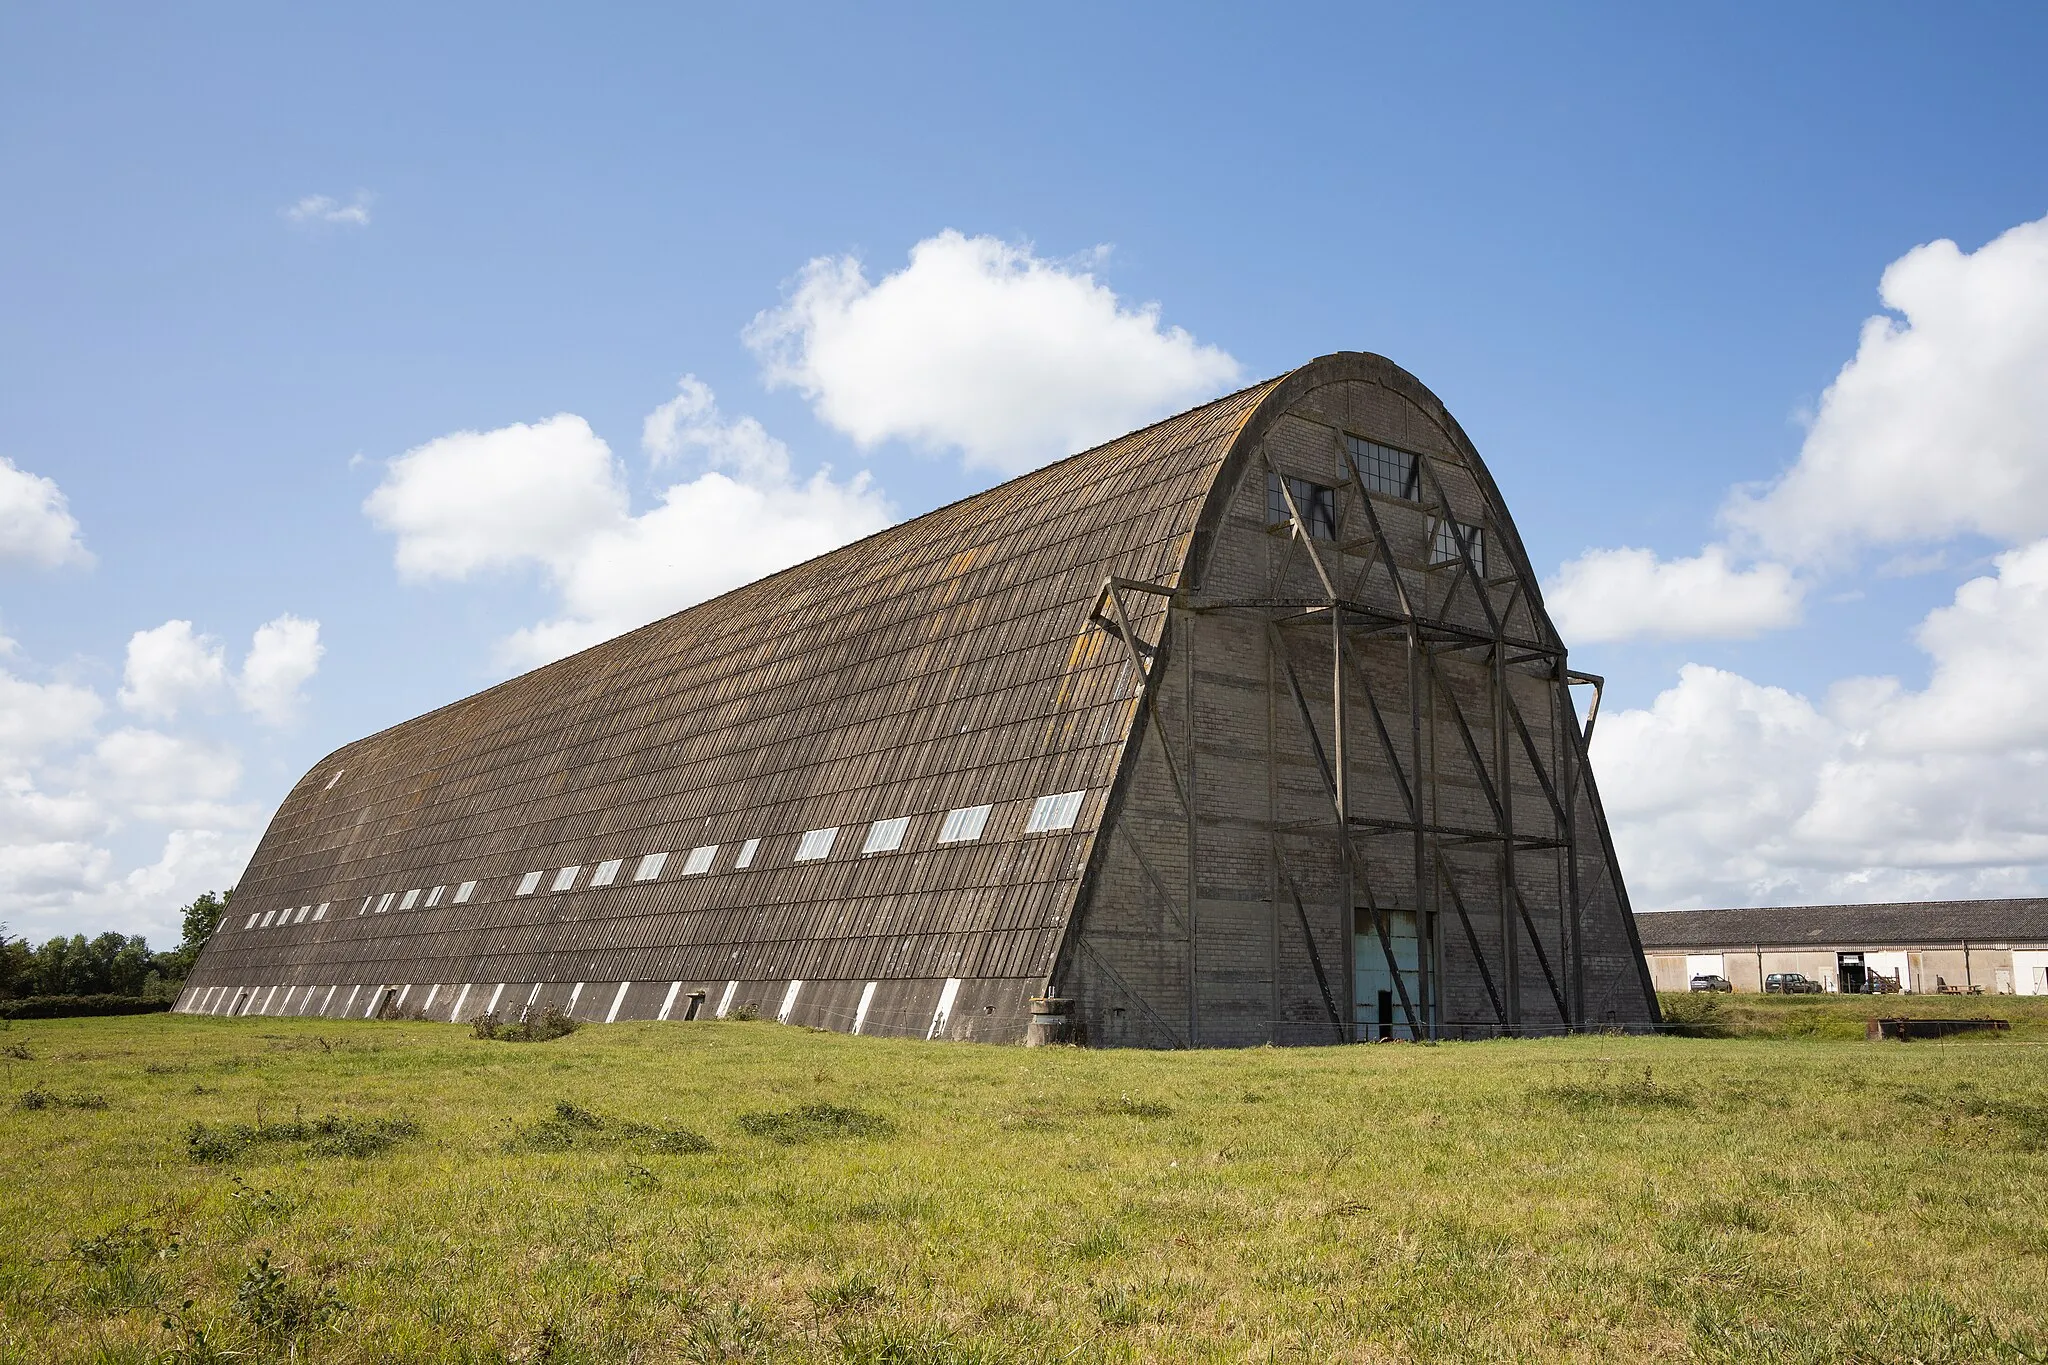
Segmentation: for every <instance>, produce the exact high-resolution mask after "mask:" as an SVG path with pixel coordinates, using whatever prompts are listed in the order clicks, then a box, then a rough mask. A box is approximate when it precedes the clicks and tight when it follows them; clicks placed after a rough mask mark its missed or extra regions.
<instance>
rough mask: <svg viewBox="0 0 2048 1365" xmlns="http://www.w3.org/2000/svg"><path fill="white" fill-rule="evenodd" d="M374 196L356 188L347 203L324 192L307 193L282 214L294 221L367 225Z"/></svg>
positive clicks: (355, 225) (350, 225) (287, 206)
mask: <svg viewBox="0 0 2048 1365" xmlns="http://www.w3.org/2000/svg"><path fill="white" fill-rule="evenodd" d="M375 200H376V196H375V195H373V194H371V193H370V192H369V191H368V190H357V191H356V192H355V196H354V197H353V198H351V199H350V200H349V201H348V202H347V203H343V202H342V201H341V200H339V199H336V198H334V197H332V196H331V195H325V194H309V195H307V196H306V197H305V198H303V199H300V200H298V201H296V202H294V203H291V204H288V205H286V206H285V208H284V211H283V212H284V216H285V217H286V218H288V219H289V220H291V221H292V222H294V223H339V224H342V225H343V226H346V227H368V226H369V225H370V205H371V204H372V203H373V202H375Z"/></svg>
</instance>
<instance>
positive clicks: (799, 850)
mask: <svg viewBox="0 0 2048 1365" xmlns="http://www.w3.org/2000/svg"><path fill="white" fill-rule="evenodd" d="M838 837H839V826H837V825H834V826H832V828H830V829H807V830H805V831H804V837H803V838H802V839H800V840H799V841H798V842H797V846H796V858H795V859H794V861H796V862H799V863H813V862H816V861H817V860H818V859H820V858H824V857H828V856H830V855H831V852H832V841H833V840H834V839H837V838H838Z"/></svg>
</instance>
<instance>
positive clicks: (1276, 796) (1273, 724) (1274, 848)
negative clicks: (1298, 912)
mask: <svg viewBox="0 0 2048 1365" xmlns="http://www.w3.org/2000/svg"><path fill="white" fill-rule="evenodd" d="M1260 638H1262V639H1264V638H1266V637H1265V633H1264V632H1263V631H1262V632H1260ZM1265 656H1266V892H1267V899H1268V901H1269V902H1270V903H1271V904H1272V907H1273V923H1272V926H1271V927H1272V931H1273V938H1272V943H1271V944H1270V946H1269V947H1268V948H1267V960H1268V961H1269V962H1270V963H1271V964H1272V976H1271V977H1270V978H1269V980H1270V984H1271V986H1272V992H1273V1004H1272V1013H1271V1014H1270V1015H1269V1016H1268V1017H1267V1022H1266V1036H1267V1038H1268V1039H1269V1040H1270V1041H1271V1042H1273V1043H1275V1044H1278V1043H1279V1042H1280V1020H1281V1012H1280V1011H1281V1003H1280V854H1279V839H1280V775H1279V770H1278V767H1277V764H1278V758H1277V756H1276V753H1275V750H1276V748H1277V746H1278V745H1279V743H1280V718H1279V716H1278V715H1276V714H1275V712H1276V711H1277V710H1278V708H1279V705H1280V697H1279V692H1280V675H1279V672H1278V671H1277V670H1276V669H1275V668H1274V666H1273V662H1274V661H1273V647H1272V643H1271V641H1270V640H1268V641H1267V644H1266V650H1265Z"/></svg>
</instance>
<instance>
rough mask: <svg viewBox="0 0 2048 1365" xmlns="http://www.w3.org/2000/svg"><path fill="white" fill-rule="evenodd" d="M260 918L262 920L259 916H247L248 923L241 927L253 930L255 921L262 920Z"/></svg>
mask: <svg viewBox="0 0 2048 1365" xmlns="http://www.w3.org/2000/svg"><path fill="white" fill-rule="evenodd" d="M262 918H263V916H261V915H251V916H249V922H248V923H247V924H245V925H243V926H242V927H243V928H244V929H254V928H255V927H256V921H257V920H259V919H262Z"/></svg>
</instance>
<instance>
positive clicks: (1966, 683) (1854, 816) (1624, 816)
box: [1593, 540, 2048, 908]
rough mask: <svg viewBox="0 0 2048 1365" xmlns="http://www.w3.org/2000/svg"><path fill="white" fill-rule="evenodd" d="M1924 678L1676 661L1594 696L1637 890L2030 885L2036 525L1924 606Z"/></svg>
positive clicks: (2047, 571) (2042, 814)
mask: <svg viewBox="0 0 2048 1365" xmlns="http://www.w3.org/2000/svg"><path fill="white" fill-rule="evenodd" d="M1916 639H1917V640H1918V642H1919V644H1920V647H1921V648H1922V649H1923V650H1924V651H1925V652H1926V654H1927V655H1928V657H1929V659H1930V661H1931V664H1932V670H1931V674H1930V677H1929V679H1928V682H1927V685H1926V686H1925V687H1924V688H1920V689H1917V690H1916V689H1913V688H1910V687H1907V686H1904V685H1903V684H1901V683H1900V682H1899V680H1898V679H1896V678H1889V677H1878V678H1848V679H1844V680H1842V681H1841V682H1838V683H1836V684H1835V685H1834V686H1833V687H1831V688H1830V689H1829V690H1828V692H1827V694H1826V695H1825V696H1824V697H1822V698H1821V699H1820V700H1819V701H1817V702H1816V701H1812V700H1809V699H1808V698H1806V697H1802V696H1799V695H1796V694H1794V693H1791V692H1788V691H1786V690H1784V689H1782V688H1776V687H1770V686H1765V685H1762V684H1759V683H1756V682H1752V681H1751V680H1749V679H1747V678H1744V677H1741V676H1739V675H1737V674H1734V673H1730V672H1726V671H1724V670H1720V669H1714V668H1708V667H1704V666H1702V665H1698V664H1693V665H1688V666H1687V667H1686V668H1685V669H1684V670H1682V672H1681V673H1680V675H1679V678H1678V681H1677V683H1676V684H1674V685H1673V686H1672V687H1671V688H1669V689H1667V690H1666V691H1664V692H1663V693H1661V694H1660V695H1659V696H1658V697H1657V698H1656V700H1655V701H1654V702H1653V703H1652V704H1651V705H1650V706H1648V707H1646V708H1641V709H1636V710H1628V711H1622V712H1618V713H1612V714H1608V715H1603V716H1602V718H1601V720H1600V723H1599V726H1598V729H1597V731H1596V732H1595V736H1594V743H1593V754H1594V762H1595V764H1596V766H1597V769H1598V772H1599V775H1600V781H1601V792H1602V796H1603V798H1604V799H1605V802H1606V806H1607V812H1608V815H1609V817H1610V819H1611V820H1612V822H1613V827H1614V832H1615V838H1616V842H1617V844H1618V846H1619V849H1620V852H1621V856H1622V868H1623V871H1624V872H1625V874H1626V875H1627V876H1628V879H1629V883H1630V886H1631V888H1632V891H1633V894H1634V896H1635V898H1636V901H1637V903H1638V904H1639V905H1642V906H1644V907H1646V908H1653V907H1660V906H1667V905H1672V904H1680V903H1693V904H1701V903H1708V904H1711V903H1769V902H1774V901H1775V902H1787V901H1793V902H1796V901H1815V900H1822V901H1825V900H1836V899H1840V900H1865V899H1873V898H1881V897H1901V898H1905V897H1918V896H1943V895H1983V894H2019V893H2023V892H2027V891H2038V890H2039V889H2040V887H2041V884H2042V871H2041V869H2042V868H2043V866H2044V865H2048V781H2044V779H2048V708H2043V707H2042V706H2041V705H2040V704H2039V699H2040V698H2041V697H2042V696H2044V695H2048V540H2044V541H2036V542H2034V543H2033V544H2030V545H2027V546H2025V547H2022V548H2021V549H2018V550H2014V551H2010V552H2008V553H2006V554H2004V555H2001V556H2000V557H1999V559H1998V561H1997V571H1996V572H1995V573H1994V574H1990V575H1986V576H1984V577H1981V578H1977V579H1973V580H1971V581H1970V582H1968V583H1966V584H1964V585H1963V586H1962V587H1961V588H1960V589H1958V590H1957V592H1956V594H1955V598H1954V601H1953V602H1952V603H1950V604H1949V605H1948V606H1945V607H1942V608H1940V609H1938V610H1936V611H1934V612H1932V613H1930V614H1929V615H1928V616H1927V618H1926V619H1925V620H1924V621H1923V622H1922V623H1921V626H1920V628H1919V631H1918V632H1917V635H1916Z"/></svg>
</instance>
